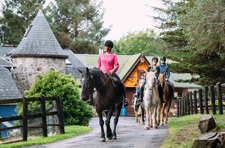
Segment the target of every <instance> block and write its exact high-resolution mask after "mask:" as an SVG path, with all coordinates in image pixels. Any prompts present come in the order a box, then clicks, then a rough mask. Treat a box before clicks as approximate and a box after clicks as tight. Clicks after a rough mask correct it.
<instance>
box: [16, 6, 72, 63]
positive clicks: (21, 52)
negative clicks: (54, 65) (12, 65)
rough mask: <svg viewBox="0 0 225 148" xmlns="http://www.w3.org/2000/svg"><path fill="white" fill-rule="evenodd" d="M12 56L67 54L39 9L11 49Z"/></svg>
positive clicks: (62, 56)
mask: <svg viewBox="0 0 225 148" xmlns="http://www.w3.org/2000/svg"><path fill="white" fill-rule="evenodd" d="M13 57H51V58H64V59H66V58H67V57H68V56H67V55H66V54H65V53H64V52H63V50H62V48H61V46H60V45H59V43H58V41H57V39H56V37H55V35H54V34H53V32H52V30H51V28H50V26H49V24H48V22H47V20H46V18H45V16H44V14H43V13H42V11H41V10H39V12H38V14H37V16H36V17H35V19H34V21H33V22H32V23H31V25H30V27H29V28H28V29H27V31H26V33H25V35H24V37H23V39H22V40H21V42H20V44H19V45H18V47H17V48H16V50H14V51H13V53H12V58H13Z"/></svg>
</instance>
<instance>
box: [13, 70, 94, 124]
mask: <svg viewBox="0 0 225 148" xmlns="http://www.w3.org/2000/svg"><path fill="white" fill-rule="evenodd" d="M25 94H26V97H28V98H29V97H40V95H41V94H42V95H44V96H46V97H52V96H54V95H55V94H57V95H59V96H60V97H61V98H62V99H63V113H64V121H65V124H67V125H88V123H89V121H90V119H91V118H92V117H93V113H92V107H91V106H89V105H87V104H86V103H85V102H84V101H82V100H81V99H80V91H79V86H78V83H77V82H76V81H75V80H74V78H73V77H71V75H66V74H63V73H62V74H59V72H57V71H54V70H50V71H49V72H47V73H46V74H44V75H39V76H38V78H37V79H36V80H35V82H34V84H33V85H32V87H31V88H30V90H28V91H25ZM50 104H52V102H46V106H47V107H48V106H49V105H50ZM47 107H46V108H47ZM17 109H18V112H19V114H22V104H21V105H19V106H18V107H17ZM28 110H29V113H32V112H36V111H39V110H40V103H39V102H37V101H35V102H30V103H29V105H28Z"/></svg>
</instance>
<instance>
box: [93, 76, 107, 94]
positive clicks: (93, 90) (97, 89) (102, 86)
mask: <svg viewBox="0 0 225 148" xmlns="http://www.w3.org/2000/svg"><path fill="white" fill-rule="evenodd" d="M106 75H107V76H108V80H106V81H105V83H104V84H103V85H102V86H100V87H98V88H95V90H93V91H92V92H91V93H90V95H92V94H93V93H94V92H96V91H97V90H99V89H101V88H102V87H104V86H105V85H106V83H107V82H108V81H109V79H110V78H109V75H108V74H106Z"/></svg>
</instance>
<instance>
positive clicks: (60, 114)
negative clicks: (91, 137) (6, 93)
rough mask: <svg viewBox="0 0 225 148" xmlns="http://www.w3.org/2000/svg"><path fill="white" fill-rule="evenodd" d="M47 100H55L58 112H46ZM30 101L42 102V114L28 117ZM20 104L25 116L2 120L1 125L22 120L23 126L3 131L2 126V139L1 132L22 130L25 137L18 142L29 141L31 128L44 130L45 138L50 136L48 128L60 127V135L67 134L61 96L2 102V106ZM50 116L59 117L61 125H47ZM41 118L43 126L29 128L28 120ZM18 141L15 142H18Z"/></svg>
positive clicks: (0, 102)
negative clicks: (47, 117) (47, 118)
mask: <svg viewBox="0 0 225 148" xmlns="http://www.w3.org/2000/svg"><path fill="white" fill-rule="evenodd" d="M47 100H49V101H51V100H52V101H53V100H55V101H56V107H57V111H55V112H46V108H45V101H47ZM30 101H40V104H41V113H36V114H29V115H28V102H30ZM20 102H22V103H23V115H22V116H14V117H7V118H0V123H1V122H6V121H13V120H22V125H20V126H14V127H9V128H3V129H1V126H0V138H1V132H3V131H9V130H12V129H18V128H22V135H23V139H22V140H18V141H27V136H28V129H29V128H42V130H43V136H44V137H47V136H48V131H47V126H59V130H60V133H62V134H64V133H65V130H64V117H63V102H62V99H61V98H60V97H59V96H57V95H55V96H54V97H44V96H43V95H41V96H40V97H37V98H26V97H23V98H22V99H8V100H0V105H1V104H8V103H20ZM49 115H57V116H58V120H59V124H47V121H46V116H49ZM40 117H41V118H42V124H41V126H33V127H32V126H28V119H31V118H40ZM0 125H1V124H0ZM0 140H1V139H0ZM18 141H13V142H18ZM10 143H12V142H10Z"/></svg>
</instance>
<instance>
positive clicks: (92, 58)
mask: <svg viewBox="0 0 225 148" xmlns="http://www.w3.org/2000/svg"><path fill="white" fill-rule="evenodd" d="M75 55H76V56H77V57H78V58H79V59H80V60H81V61H82V62H83V63H84V64H85V65H86V66H87V67H89V68H93V67H97V61H98V57H99V55H98V54H75ZM117 58H118V61H119V64H120V66H119V69H118V71H117V74H118V75H119V77H120V79H121V80H123V79H125V78H126V76H127V75H128V74H129V72H130V70H132V68H134V66H135V64H136V63H137V61H138V60H140V58H141V54H135V55H117ZM144 58H145V60H146V62H147V63H148V64H150V63H149V62H151V61H152V58H153V56H144ZM158 58H160V57H158ZM166 63H174V61H172V60H169V59H167V60H166ZM192 77H193V76H192V75H191V74H189V73H185V74H183V73H182V74H181V73H173V72H171V77H170V81H171V82H172V83H173V84H174V86H175V87H177V88H199V87H200V86H199V85H196V84H193V83H182V82H176V81H177V80H179V79H182V80H186V79H191V78H192Z"/></svg>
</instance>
